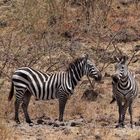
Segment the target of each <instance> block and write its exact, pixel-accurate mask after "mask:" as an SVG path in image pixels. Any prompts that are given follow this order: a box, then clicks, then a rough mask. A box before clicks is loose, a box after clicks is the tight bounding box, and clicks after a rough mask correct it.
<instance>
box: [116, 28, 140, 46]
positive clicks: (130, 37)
mask: <svg viewBox="0 0 140 140" xmlns="http://www.w3.org/2000/svg"><path fill="white" fill-rule="evenodd" d="M117 34H118V35H117V36H116V37H115V38H114V41H115V42H124V43H127V42H131V41H138V40H139V39H140V35H139V34H138V33H137V31H135V30H134V29H133V28H128V29H123V30H121V31H118V33H117Z"/></svg>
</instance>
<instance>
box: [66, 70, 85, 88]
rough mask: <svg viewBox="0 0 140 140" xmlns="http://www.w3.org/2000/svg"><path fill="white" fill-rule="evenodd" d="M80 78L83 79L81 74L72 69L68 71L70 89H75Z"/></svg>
mask: <svg viewBox="0 0 140 140" xmlns="http://www.w3.org/2000/svg"><path fill="white" fill-rule="evenodd" d="M82 77H83V74H82V72H80V71H77V70H74V69H70V70H69V72H68V79H69V80H70V82H71V86H72V89H74V88H75V86H76V85H77V84H78V82H79V81H80V80H81V78H82Z"/></svg>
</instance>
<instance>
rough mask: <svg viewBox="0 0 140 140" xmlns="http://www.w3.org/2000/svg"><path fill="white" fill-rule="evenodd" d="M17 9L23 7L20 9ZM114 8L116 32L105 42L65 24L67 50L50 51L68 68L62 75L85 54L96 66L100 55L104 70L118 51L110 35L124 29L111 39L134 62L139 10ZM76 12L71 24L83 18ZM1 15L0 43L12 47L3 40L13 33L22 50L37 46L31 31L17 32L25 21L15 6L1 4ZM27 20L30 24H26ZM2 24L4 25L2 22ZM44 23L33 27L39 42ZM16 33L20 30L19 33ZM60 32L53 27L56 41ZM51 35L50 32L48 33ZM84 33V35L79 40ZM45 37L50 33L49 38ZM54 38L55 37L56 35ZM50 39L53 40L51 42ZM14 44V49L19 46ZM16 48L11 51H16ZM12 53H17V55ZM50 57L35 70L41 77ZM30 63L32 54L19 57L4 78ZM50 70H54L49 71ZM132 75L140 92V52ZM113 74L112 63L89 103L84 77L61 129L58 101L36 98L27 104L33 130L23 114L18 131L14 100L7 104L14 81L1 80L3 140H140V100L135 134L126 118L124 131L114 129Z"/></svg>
mask: <svg viewBox="0 0 140 140" xmlns="http://www.w3.org/2000/svg"><path fill="white" fill-rule="evenodd" d="M34 2H35V1H34ZM41 2H42V1H41ZM18 4H19V5H18ZM32 4H33V3H32ZM16 6H20V3H17V5H16ZM29 6H30V5H29ZM43 6H44V5H43ZM43 6H42V8H43ZM100 6H103V5H100ZM11 7H12V8H11ZM112 7H113V8H112V9H111V10H110V14H109V15H108V19H107V23H106V24H113V25H112V26H110V29H109V30H111V32H109V33H108V34H107V35H106V36H104V34H103V33H102V34H101V38H100V39H99V38H98V34H97V33H96V32H94V33H93V32H90V31H89V30H88V31H89V32H90V33H89V34H86V33H85V32H88V31H84V33H83V32H82V31H83V28H82V29H81V30H79V27H78V25H77V24H76V23H75V21H74V23H75V26H74V27H73V24H74V23H73V21H72V20H71V22H68V23H67V22H65V24H64V23H63V25H64V26H65V27H66V29H69V31H70V32H64V34H63V36H65V38H66V40H65V41H64V40H61V41H62V44H63V41H64V43H65V42H66V41H67V45H66V44H64V46H63V49H62V48H55V47H54V50H53V51H52V59H51V60H52V61H53V60H54V61H56V60H58V61H61V60H62V61H61V63H59V64H61V65H62V64H63V63H64V64H63V65H62V66H63V67H61V68H60V69H58V70H64V69H66V66H68V62H70V61H71V60H73V59H72V57H70V56H78V57H79V56H81V54H84V53H88V54H89V56H90V59H91V60H94V61H95V62H96V61H97V56H99V57H100V55H101V56H104V57H103V58H102V59H101V60H100V63H98V67H99V68H100V69H101V68H102V66H103V65H104V62H108V61H110V59H112V53H113V49H114V47H113V45H110V37H111V36H112V34H114V33H116V32H118V30H119V28H120V27H121V28H122V30H121V31H122V32H121V33H119V35H117V36H114V38H113V39H114V44H115V45H116V46H117V47H118V48H119V49H120V50H121V51H122V52H123V53H124V54H125V55H127V56H128V57H129V60H130V59H131V57H132V56H133V54H134V49H135V46H136V45H140V10H139V9H140V4H138V5H136V4H132V3H131V2H129V1H125V0H124V1H123V0H122V1H121V0H120V1H116V0H114V1H113V5H112ZM100 8H101V7H100ZM77 9H78V8H77V7H76V6H74V7H73V8H71V9H69V10H71V13H70V14H71V16H69V13H68V18H67V20H69V18H72V14H73V17H75V16H76V15H75V14H77V15H78V14H79V13H78V12H79V11H80V10H79V9H78V10H79V11H78V10H77ZM33 10H34V9H33ZM76 10H77V11H76ZM0 11H1V15H0V26H1V27H0V33H1V35H2V37H0V39H2V38H4V40H6V41H9V40H7V38H5V34H6V35H7V34H8V33H9V31H12V32H14V33H17V34H18V39H19V40H18V41H19V42H20V41H21V42H22V41H23V42H22V43H23V44H22V43H19V44H20V45H23V46H24V49H25V50H26V48H28V47H27V46H28V45H30V44H31V45H33V46H34V44H33V43H32V42H31V41H32V39H33V38H32V36H31V37H30V34H29V33H27V31H28V32H31V31H32V29H31V28H30V29H27V28H26V34H25V33H22V34H20V33H19V31H17V30H18V29H19V28H21V27H22V26H23V25H22V24H21V23H20V24H17V23H18V20H19V19H20V20H21V21H24V20H25V19H24V17H23V18H22V17H16V16H17V15H16V12H17V11H14V6H13V5H12V4H11V1H7V2H6V1H5V2H3V1H0ZM13 11H14V13H15V16H11V15H10V14H11V13H12V12H13ZM75 11H76V12H75ZM31 14H32V13H31ZM95 14H96V12H95ZM18 16H20V15H18ZM28 16H29V15H28ZM28 16H27V17H26V18H28ZM13 17H14V18H13ZM31 17H32V16H31ZM44 18H46V17H44ZM3 19H4V21H5V22H1V21H2V20H3ZM15 19H16V20H15ZM29 19H30V18H29ZM34 20H35V19H34ZM44 21H45V20H43V18H42V19H41V20H39V21H38V22H35V23H34V22H33V24H34V30H35V31H34V32H36V34H39V36H40V34H41V32H42V31H44V30H46V27H45V25H46V23H45V22H44ZM114 21H115V23H114ZM28 22H30V21H28ZM31 23H32V22H31ZM31 23H30V24H31ZM26 24H27V23H25V25H26ZM25 25H24V26H25ZM5 26H6V27H5ZM40 26H41V27H40ZM42 26H43V27H42ZM79 26H82V25H79ZM106 26H107V25H106ZM106 26H105V27H104V28H103V29H102V30H104V33H105V30H106ZM47 27H48V26H47ZM15 28H16V29H17V30H16V31H15ZM61 28H62V27H61ZM39 29H40V30H39ZM13 30H14V31H13ZM57 30H58V29H57V28H56V27H55V31H56V34H57V35H58V36H61V35H62V34H61V32H63V30H64V29H63V28H62V30H61V31H59V32H60V33H58V32H57ZM73 30H74V31H75V30H76V31H75V33H73ZM77 30H78V31H77ZM50 31H52V30H51V29H50ZM64 31H65V30H64ZM80 32H82V33H81V34H80ZM31 33H32V32H31ZM43 33H44V32H43ZM34 34H35V33H34ZM36 34H35V35H33V36H34V37H35V40H36V39H38V36H36ZM44 34H47V33H46V32H45V33H44ZM52 34H55V33H54V32H53V33H52ZM58 36H57V37H58ZM69 36H74V37H73V38H74V41H73V40H72V39H71V40H70V39H69V38H70V37H69ZM26 37H27V38H28V39H27V38H26ZM57 37H56V38H55V39H56V40H55V41H56V42H57V43H58V44H60V42H59V41H60V40H59V39H60V38H57ZM16 39H17V38H16ZM16 39H15V40H14V39H13V40H12V42H13V44H14V42H16V41H17V40H16ZM49 39H50V40H51V37H50V38H49ZM53 39H54V38H52V40H53ZM35 40H33V41H35ZM52 40H51V41H52ZM69 40H70V41H69ZM18 41H17V42H18ZM51 41H50V42H51ZM17 42H16V43H17ZM52 42H53V41H52ZM71 42H72V43H71ZM73 42H74V43H73ZM16 43H15V44H14V45H15V46H16V45H17V44H16ZM41 43H42V42H41ZM70 43H71V44H72V45H73V46H72V48H68V50H67V49H66V47H67V46H69V44H70ZM58 44H57V45H58ZM14 45H13V48H14V47H15V46H14ZM50 45H52V44H50ZM53 45H54V44H53ZM107 46H109V49H107V50H106V47H107ZM5 48H6V47H5ZM2 49H3V48H1V49H0V53H1V51H3V50H2ZM24 49H23V50H24ZM28 49H29V48H28ZM96 49H97V50H96ZM7 51H8V50H7ZM31 51H32V50H31ZM37 51H38V50H37ZM70 51H71V53H70ZM13 52H15V50H14V49H13ZM19 52H20V51H19ZM25 52H26V51H25ZM48 54H49V53H47V55H48ZM30 55H31V54H29V56H30ZM32 55H33V54H32ZM47 55H46V56H44V57H42V59H41V60H40V61H38V62H37V63H36V64H35V65H34V68H36V69H42V71H44V72H45V70H46V69H47V68H48V65H47V64H48V63H47V62H46V61H48V56H47ZM18 56H23V57H22V58H23V59H19V60H18ZM12 57H13V54H10V55H9V57H8V58H9V62H12V60H11V59H12ZM69 57H70V60H69ZM19 58H20V57H19ZM28 59H29V58H28V54H23V52H20V53H19V55H17V60H16V61H15V60H14V62H18V63H17V64H15V63H12V66H11V65H10V66H9V65H8V66H9V67H6V68H5V69H4V70H5V73H4V74H5V75H6V72H7V73H8V74H7V75H9V77H11V73H10V72H11V71H13V70H14V69H16V68H17V67H18V66H21V65H23V64H24V62H26V61H28ZM129 60H128V62H129ZM2 61H3V57H0V62H2ZM67 61H68V62H67ZM56 62H57V61H56ZM62 62H63V63H62ZM44 65H45V66H44ZM0 66H1V64H0ZM49 66H50V67H51V65H49ZM129 69H130V70H131V71H133V72H134V73H135V75H136V80H137V82H138V85H139V87H140V53H139V52H138V53H137V55H136V56H135V57H134V59H133V60H132V61H131V63H130V64H129ZM10 70H11V71H10ZM58 70H56V71H58ZM113 73H114V63H111V64H110V65H108V66H107V67H106V68H105V69H104V71H102V75H103V79H102V82H101V83H96V84H95V89H94V90H95V91H96V92H97V93H98V96H97V98H96V99H95V100H94V101H87V100H86V99H81V97H82V95H83V93H84V92H85V90H86V89H90V88H91V87H90V84H89V81H88V79H87V78H86V77H83V78H82V80H81V82H79V84H78V85H77V87H76V88H75V90H74V95H73V96H72V97H71V98H70V99H69V101H68V103H67V105H66V110H65V114H64V122H62V123H60V122H59V121H58V120H57V118H58V101H57V100H50V101H36V100H35V98H34V97H32V99H31V102H30V104H29V114H30V116H31V119H32V120H33V123H34V124H33V126H29V125H28V124H27V123H26V122H25V119H24V115H23V111H22V110H21V109H20V121H21V124H18V125H17V124H16V123H15V122H14V99H13V100H12V101H11V102H8V101H7V97H8V94H9V90H10V80H9V79H10V78H9V79H8V78H7V77H6V76H5V75H4V76H1V78H0V87H1V88H0V95H1V96H0V140H64V139H67V140H139V139H140V109H139V106H140V95H138V98H137V99H136V100H135V103H134V106H133V110H134V114H133V118H134V128H133V129H132V128H131V127H130V123H129V121H130V117H129V114H128V112H127V115H126V119H125V123H126V125H125V128H115V125H116V124H117V121H118V108H117V105H116V103H114V104H110V101H111V100H112V84H111V77H110V76H111V75H112V74H113Z"/></svg>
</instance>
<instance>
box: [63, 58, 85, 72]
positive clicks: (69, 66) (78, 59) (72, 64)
mask: <svg viewBox="0 0 140 140" xmlns="http://www.w3.org/2000/svg"><path fill="white" fill-rule="evenodd" d="M84 59H85V58H84V57H80V58H76V59H75V60H74V61H72V62H71V63H69V65H68V68H67V69H66V71H69V70H70V69H71V68H72V67H73V66H74V65H76V66H77V64H79V63H80V62H82V61H83V60H84Z"/></svg>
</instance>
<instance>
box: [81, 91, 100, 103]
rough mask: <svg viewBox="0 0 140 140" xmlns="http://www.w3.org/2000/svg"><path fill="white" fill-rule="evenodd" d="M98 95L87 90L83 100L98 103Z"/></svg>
mask: <svg viewBox="0 0 140 140" xmlns="http://www.w3.org/2000/svg"><path fill="white" fill-rule="evenodd" d="M98 95H99V94H98V93H97V92H96V91H94V90H92V89H91V90H89V89H87V90H86V91H85V92H84V93H83V96H82V97H81V99H84V100H87V101H96V100H97V97H98Z"/></svg>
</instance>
